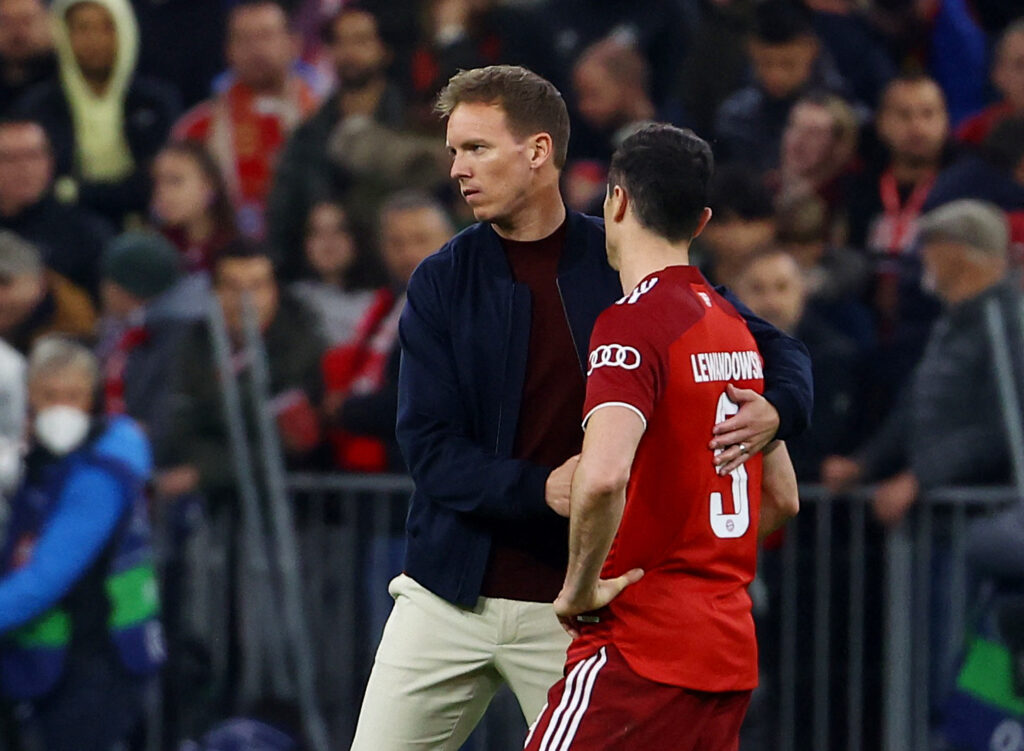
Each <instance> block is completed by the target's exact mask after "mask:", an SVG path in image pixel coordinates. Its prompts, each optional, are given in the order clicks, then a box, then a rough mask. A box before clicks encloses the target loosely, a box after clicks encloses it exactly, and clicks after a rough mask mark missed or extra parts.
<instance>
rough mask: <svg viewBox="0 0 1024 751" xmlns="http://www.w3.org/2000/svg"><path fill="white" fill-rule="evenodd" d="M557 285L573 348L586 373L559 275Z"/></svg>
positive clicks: (556, 280)
mask: <svg viewBox="0 0 1024 751" xmlns="http://www.w3.org/2000/svg"><path fill="white" fill-rule="evenodd" d="M555 287H556V288H557V289H558V299H559V301H560V302H561V303H562V315H564V316H565V325H566V326H568V327H569V338H570V339H572V348H573V351H574V352H575V353H576V360H577V362H579V364H580V371H581V372H583V373H586V372H587V371H586V368H584V367H583V360H581V359H580V347H579V344H578V343H577V342H576V332H574V331H573V330H572V321H570V320H569V310H568V309H567V308H566V307H565V296H564V295H562V281H561V279H559V278H558V277H557V276H556V277H555Z"/></svg>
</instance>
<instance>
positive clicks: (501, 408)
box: [494, 282, 516, 456]
mask: <svg viewBox="0 0 1024 751" xmlns="http://www.w3.org/2000/svg"><path fill="white" fill-rule="evenodd" d="M515 304H516V283H515V282H512V294H511V295H510V296H509V299H508V318H507V319H506V321H505V360H504V362H503V363H502V364H501V392H502V394H501V399H500V400H499V401H498V429H497V431H495V435H494V455H495V456H500V455H501V450H500V449H501V423H502V418H503V417H504V416H505V382H506V381H507V376H508V350H509V340H510V339H511V337H512V314H513V311H514V309H515Z"/></svg>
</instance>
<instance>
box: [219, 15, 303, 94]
mask: <svg viewBox="0 0 1024 751" xmlns="http://www.w3.org/2000/svg"><path fill="white" fill-rule="evenodd" d="M296 51H297V48H296V45H295V42H294V40H293V38H292V36H291V34H290V33H289V31H288V19H287V17H286V16H285V13H284V10H283V9H282V8H281V6H279V5H277V4H275V3H265V4H262V5H244V6H241V7H239V8H238V9H236V10H235V11H233V12H232V13H231V16H230V19H229V21H228V44H227V60H228V65H229V66H230V67H231V70H232V71H233V72H234V74H235V75H236V76H237V77H238V80H239V81H241V82H242V83H243V84H245V85H246V86H249V87H250V88H252V89H254V90H256V91H266V90H274V89H279V88H280V87H281V86H283V85H284V82H285V81H286V80H287V78H288V72H289V70H290V69H291V65H292V61H293V60H294V59H295V55H296Z"/></svg>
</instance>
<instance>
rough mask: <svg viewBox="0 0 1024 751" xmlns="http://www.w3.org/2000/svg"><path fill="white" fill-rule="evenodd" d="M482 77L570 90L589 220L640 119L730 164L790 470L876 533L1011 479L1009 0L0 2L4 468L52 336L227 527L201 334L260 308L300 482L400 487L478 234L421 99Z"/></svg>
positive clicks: (718, 195) (745, 261)
mask: <svg viewBox="0 0 1024 751" xmlns="http://www.w3.org/2000/svg"><path fill="white" fill-rule="evenodd" d="M497 63H513V64H521V65H524V66H527V67H529V68H531V69H532V70H534V71H536V72H538V73H540V74H541V75H543V76H545V77H547V78H549V79H550V80H551V81H552V82H554V83H555V85H556V86H558V88H559V89H560V90H561V91H562V93H563V95H564V96H565V98H566V101H567V102H568V104H569V108H570V112H571V115H572V136H571V139H570V144H569V159H568V163H567V164H566V167H565V169H564V171H563V188H564V190H563V193H564V195H565V198H566V201H567V203H568V205H569V206H570V207H571V208H574V209H577V210H579V211H584V212H589V213H596V214H600V209H601V204H602V201H603V198H604V195H605V184H606V175H607V169H608V164H609V161H610V158H611V154H612V152H613V151H614V149H615V147H616V144H617V143H619V142H620V141H621V140H622V139H623V138H624V137H625V136H627V135H628V134H629V133H631V132H632V131H633V129H635V128H636V127H638V126H639V125H641V124H643V123H645V122H649V121H651V120H661V121H669V122H672V123H674V124H677V125H681V126H686V127H691V128H693V129H694V130H695V131H696V132H697V133H698V134H699V135H701V136H703V137H704V138H706V139H707V140H709V142H711V144H712V146H713V149H714V152H715V157H716V160H717V170H716V175H715V177H714V181H713V186H712V195H711V202H710V203H711V208H712V210H713V212H714V216H713V219H712V221H711V223H710V224H709V226H708V228H707V230H706V231H705V232H704V234H703V235H702V236H701V237H700V238H699V239H698V241H697V242H696V243H695V245H694V252H695V260H696V261H697V262H699V265H700V266H701V268H702V270H703V271H704V273H705V274H706V275H707V276H708V278H709V279H711V280H712V281H713V282H715V283H716V284H723V285H727V286H729V287H730V288H732V289H734V290H735V291H736V292H737V293H738V294H739V295H740V297H741V298H742V299H743V300H744V301H745V302H747V304H748V305H749V306H750V307H751V308H752V309H753V310H754V311H755V312H756V313H757V314H759V315H760V316H762V317H764V318H766V319H767V320H769V321H770V322H772V323H774V324H775V325H776V326H778V327H779V328H782V329H784V330H785V331H787V332H789V333H792V334H794V335H796V336H798V337H799V338H801V339H802V340H803V341H804V342H805V343H806V344H807V346H808V348H809V350H810V353H811V356H812V360H813V363H814V370H815V389H816V392H817V393H816V405H815V412H814V426H813V427H812V428H811V430H810V431H809V433H808V434H807V435H805V436H804V437H803V438H802V439H801V440H799V441H796V442H794V443H793V445H792V446H791V447H790V450H791V453H792V455H793V457H794V461H795V463H796V465H797V469H798V474H799V476H800V478H801V480H804V481H823V482H825V483H826V484H827V485H829V487H830V488H831V489H833V490H840V489H843V488H846V487H849V486H851V485H852V484H854V483H857V482H869V481H878V480H885V482H883V483H882V485H881V486H880V487H881V490H880V492H879V495H878V496H877V497H876V499H875V511H876V515H877V517H878V518H879V519H880V520H881V521H883V522H886V523H893V522H897V521H899V519H900V518H902V516H903V514H904V513H905V511H906V509H907V508H908V507H909V505H910V504H911V503H912V502H913V500H914V498H915V497H916V496H917V494H918V493H919V491H920V489H921V488H927V487H929V486H934V485H943V484H953V483H958V484H970V483H979V482H1004V481H1006V480H1007V479H1008V478H1009V458H1008V456H1007V454H1006V451H1005V449H1003V450H1002V451H991V450H990V451H987V452H985V451H981V452H978V453H980V454H982V457H981V458H977V457H976V456H975V455H974V454H972V455H971V456H972V457H975V458H974V459H970V460H967V459H964V458H963V457H962V456H961V457H960V458H961V460H960V461H953V460H952V458H955V457H956V456H957V450H958V448H959V447H962V446H964V445H971V446H977V447H979V448H981V449H984V448H986V447H988V448H991V447H992V446H993V443H992V442H991V441H994V442H995V443H997V444H998V443H1002V444H1005V441H1002V440H1001V439H1000V436H999V435H998V434H996V435H995V436H994V437H993V431H998V430H1000V424H1001V423H1000V422H999V419H1000V418H999V416H998V411H995V412H993V410H994V409H996V408H995V407H994V406H993V405H995V403H996V402H997V399H996V397H995V396H993V394H995V388H996V387H995V384H994V382H992V375H991V367H990V365H989V363H990V353H988V352H987V351H986V350H985V349H984V347H983V346H982V340H983V335H982V334H981V333H979V331H980V328H979V326H980V323H979V320H980V318H979V315H980V314H979V313H978V310H979V308H978V307H977V306H978V305H980V303H979V302H978V301H979V300H982V299H987V297H992V296H994V297H996V298H997V299H999V300H1003V298H1006V299H1010V298H1011V297H1012V294H1013V293H1015V292H1016V290H1017V289H1018V288H1019V282H1018V281H1017V277H1018V272H1019V271H1020V265H1021V259H1022V257H1024V16H1021V6H1020V3H1019V2H1017V1H1016V0H645V2H643V3H636V2H626V1H625V0H506V1H505V2H501V1H500V0H417V1H415V2H414V1H412V0H410V1H408V2H404V1H403V2H397V1H395V0H390V1H389V0H351V1H350V0H280V1H278V0H162V1H161V0H53V2H50V3H47V2H44V0H0V429H2V430H3V431H4V433H5V439H6V442H5V443H3V445H0V475H3V476H5V477H8V476H13V474H14V473H16V471H17V466H18V458H17V453H18V450H19V449H18V448H17V446H18V445H19V444H20V441H21V437H22V435H23V433H24V431H25V428H24V422H23V420H21V419H17V418H16V417H12V418H11V419H10V420H8V419H7V416H16V415H18V414H19V413H23V412H24V407H23V406H22V405H23V403H24V396H23V395H22V396H19V395H18V393H19V389H18V388H17V387H16V386H15V385H14V384H17V383H19V382H23V381H24V379H25V378H26V375H25V363H24V360H23V358H24V357H26V356H28V355H29V354H30V353H32V352H33V350H34V348H37V347H38V346H40V343H41V342H42V343H43V344H45V343H47V342H51V343H52V342H53V341H54V340H53V338H52V337H53V335H61V336H63V337H66V338H68V339H70V340H73V341H75V342H78V343H80V344H83V345H85V347H86V348H87V349H88V350H89V351H90V352H91V353H92V356H93V357H94V358H95V366H94V370H95V373H94V374H93V375H91V376H90V377H91V378H93V381H94V383H92V386H91V387H92V388H93V389H94V390H95V400H94V402H93V401H90V402H89V403H88V404H86V405H84V406H85V407H87V409H86V411H87V412H89V413H90V414H91V415H93V417H94V419H95V420H100V419H102V420H104V421H105V422H104V424H105V425H108V426H114V427H116V426H117V425H120V424H121V422H120V418H121V416H123V415H126V416H128V417H131V418H133V420H134V422H135V423H136V424H137V425H139V426H141V428H142V433H140V434H138V435H136V434H134V433H132V436H131V440H132V441H136V440H138V441H142V442H145V443H148V445H149V449H148V450H151V452H152V457H151V464H152V475H151V477H150V478H149V479H150V480H151V482H150V487H151V490H150V491H149V493H150V495H151V496H152V498H155V499H157V500H158V501H165V502H168V503H170V502H172V501H173V499H176V498H180V497H183V496H189V495H192V494H196V493H200V494H202V495H203V496H204V497H205V498H206V499H207V501H208V502H209V503H210V504H211V505H213V506H224V507H229V508H230V507H232V505H233V504H234V503H236V501H235V494H236V490H235V479H234V474H233V472H232V464H231V461H230V457H229V455H228V452H229V449H228V446H229V441H228V437H227V426H226V425H225V423H224V420H223V417H222V415H223V412H222V409H221V403H220V398H221V397H220V388H219V383H220V381H219V379H218V376H217V371H216V364H215V361H214V356H213V352H212V349H211V347H212V345H211V342H210V337H209V334H208V331H207V311H208V309H209V306H210V305H211V304H217V305H219V306H220V307H221V309H222V311H223V314H224V318H225V320H226V323H227V328H228V332H229V338H230V340H231V344H232V346H234V347H237V348H238V349H239V350H241V344H242V342H243V339H244V336H243V330H244V325H243V324H244V315H243V300H245V299H248V300H251V303H252V306H253V310H254V313H255V316H256V318H257V320H258V326H259V329H260V332H261V335H262V336H263V338H264V342H265V346H266V349H267V352H268V354H269V363H270V389H271V393H272V408H273V412H274V414H275V416H276V419H277V427H278V430H279V433H280V436H281V442H282V446H283V448H284V451H285V453H286V455H287V463H288V466H289V467H290V468H292V469H312V470H323V471H327V470H331V471H345V472H401V471H402V470H403V464H402V458H401V456H400V455H399V453H398V451H397V446H396V443H395V439H394V422H395V411H396V394H397V374H398V366H399V348H398V343H397V333H398V328H397V325H398V318H399V314H400V313H401V310H402V306H403V303H404V288H405V285H406V283H407V282H408V280H409V277H410V275H411V274H412V272H413V270H414V269H415V267H416V265H417V264H418V263H419V261H421V260H422V259H423V258H425V257H426V256H427V255H429V254H430V253H432V252H433V251H434V250H436V249H437V248H439V247H440V246H441V245H442V244H444V243H445V242H446V241H447V239H448V238H450V237H451V236H452V235H453V233H454V232H456V231H457V230H458V229H459V228H461V227H464V226H466V225H467V224H469V223H470V222H472V214H471V213H470V212H469V211H468V210H467V208H466V206H465V204H464V202H463V201H462V200H461V196H459V194H458V192H457V190H455V189H454V187H453V185H452V184H451V181H450V179H449V176H448V170H449V161H448V156H447V150H446V147H445V143H444V126H443V124H442V123H441V122H440V121H439V120H438V118H437V117H436V116H435V114H434V112H433V100H434V97H435V95H436V93H437V91H438V90H439V89H440V87H441V86H442V85H443V84H444V83H445V82H446V81H447V79H448V78H449V77H450V76H451V75H452V74H454V73H455V72H456V71H457V70H459V69H463V68H471V67H476V66H481V65H488V64H497ZM965 199H967V200H966V203H965ZM943 212H945V213H943ZM972 306H973V307H972ZM937 322H938V323H937ZM972 346H973V349H972ZM975 350H977V351H975ZM45 354H46V352H45V351H44V353H43V355H45ZM43 355H39V354H38V353H36V355H34V356H33V360H34V361H38V362H37V364H38V365H40V367H43V366H45V365H46V364H47V363H51V364H52V362H51V361H55V360H56V361H58V363H57V364H58V365H60V363H61V362H63V360H61V358H60V357H59V356H58V357H56V358H55V357H53V356H51V357H49V358H47V357H44V356H43ZM51 355H52V353H51ZM58 355H59V353H58ZM64 359H65V360H74V359H75V358H72V357H71V356H70V355H68V357H66V358H64ZM79 359H80V358H79ZM76 362H77V361H76ZM62 367H64V368H67V367H70V366H68V365H67V363H66V362H65V363H64V364H63V366H62ZM91 367H93V366H88V365H87V366H84V368H80V369H84V371H87V372H88V373H91V372H92V371H91V370H90V368H91ZM232 367H233V368H234V369H235V371H236V374H237V375H238V376H239V378H240V379H243V380H244V379H246V378H249V377H250V373H249V368H250V363H249V362H248V361H247V360H246V359H245V358H244V357H243V356H239V357H237V358H235V359H234V360H233V362H232ZM54 368H56V369H57V370H60V367H57V366H54ZM44 369H45V368H44ZM32 372H33V371H32V369H31V368H29V377H31V375H32ZM33 410H34V411H33V414H35V413H36V412H38V411H39V410H40V407H38V405H35V404H34V403H33ZM250 422H252V421H251V420H250ZM114 427H110V430H114ZM254 440H255V439H254ZM5 446H6V447H13V448H10V449H9V450H8V448H5ZM140 471H141V470H140ZM0 563H3V565H4V566H8V563H6V562H3V561H0ZM5 570H6V569H5ZM3 586H4V584H3V579H0V596H2V593H3ZM0 624H2V618H0ZM0 635H2V629H0ZM55 747H56V746H55Z"/></svg>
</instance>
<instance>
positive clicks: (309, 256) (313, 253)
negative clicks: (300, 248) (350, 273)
mask: <svg viewBox="0 0 1024 751" xmlns="http://www.w3.org/2000/svg"><path fill="white" fill-rule="evenodd" d="M355 258H356V245H355V241H354V240H353V239H352V233H351V232H349V227H348V217H347V216H345V211H344V210H343V209H342V208H341V207H340V206H338V205H336V204H333V203H319V204H317V205H316V206H314V207H313V210H312V211H310V212H309V222H308V223H307V225H306V260H307V261H309V265H310V266H312V267H313V270H314V271H316V273H317V275H318V276H319V277H320V278H321V279H335V278H338V277H340V276H341V275H342V274H344V273H345V272H346V271H347V270H348V268H349V267H350V266H351V265H352V262H353V261H355Z"/></svg>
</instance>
